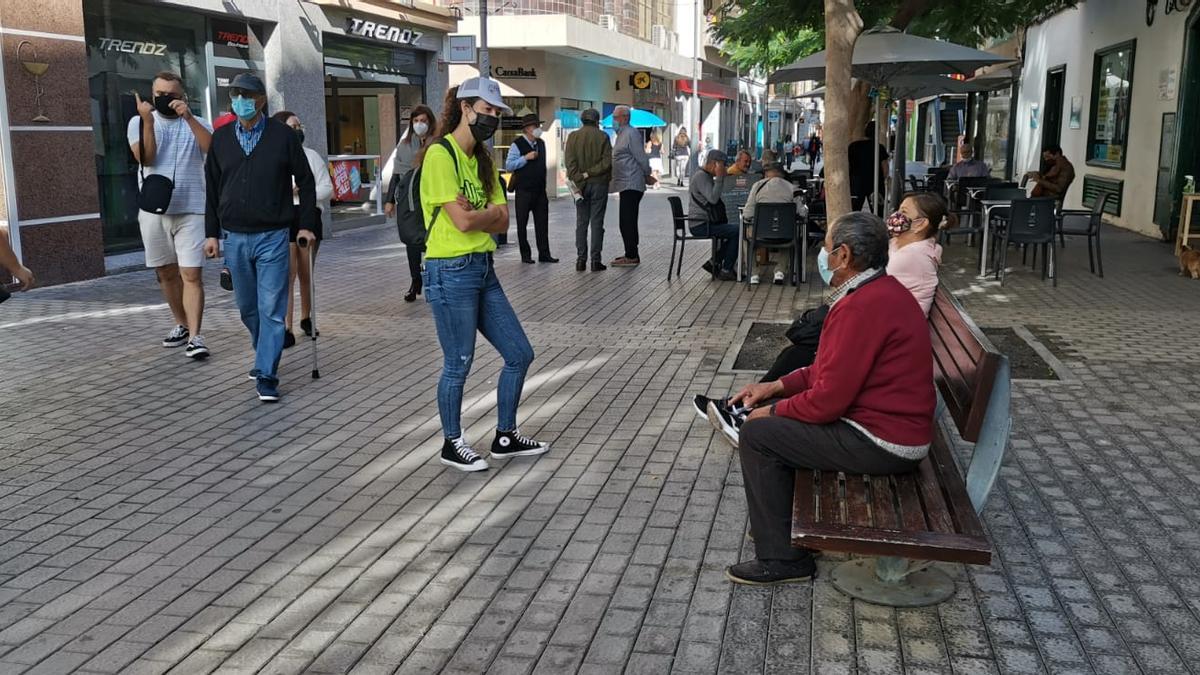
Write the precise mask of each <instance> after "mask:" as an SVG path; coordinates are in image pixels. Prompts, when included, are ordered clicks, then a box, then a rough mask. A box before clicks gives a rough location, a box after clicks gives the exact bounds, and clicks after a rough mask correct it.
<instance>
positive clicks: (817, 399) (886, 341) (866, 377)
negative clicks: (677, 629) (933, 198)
mask: <svg viewBox="0 0 1200 675" xmlns="http://www.w3.org/2000/svg"><path fill="white" fill-rule="evenodd" d="M887 261H888V233H887V229H886V228H885V227H884V224H883V222H882V221H881V220H880V219H879V218H878V217H876V216H874V215H871V214H868V213H863V212H853V213H848V214H846V215H843V216H841V217H840V218H838V219H837V220H835V221H834V222H833V223H832V225H831V226H830V228H829V232H828V233H827V234H826V236H825V244H824V247H823V248H822V251H821V254H820V257H819V259H818V265H819V267H820V268H821V270H822V273H823V276H826V275H828V276H829V279H830V283H831V285H832V287H833V289H834V290H833V296H832V297H831V298H830V303H829V304H830V305H831V308H830V310H829V315H828V317H827V318H826V320H825V327H824V330H823V334H822V338H821V349H820V351H819V352H818V353H817V358H816V361H815V362H814V363H813V365H812V366H810V367H808V368H801V369H799V370H796V371H794V372H792V373H790V374H788V375H785V376H784V377H782V378H781V379H779V380H775V381H773V382H760V383H755V384H750V385H747V386H746V387H745V388H743V389H742V390H741V391H739V392H738V393H737V394H736V395H735V396H734V397H733V403H734V404H738V405H742V406H745V407H750V408H753V410H752V411H751V412H750V414H749V416H748V417H747V418H746V421H745V422H744V423H743V425H742V427H741V434H740V440H739V445H738V455H739V457H740V458H741V464H742V477H743V484H744V489H745V492H746V502H747V505H748V507H749V512H750V529H751V533H752V535H753V537H754V548H755V556H754V558H753V559H751V560H746V561H743V562H740V563H738V564H736V565H732V566H730V567H729V568H728V569H727V570H726V575H727V576H728V577H729V578H730V579H731V580H732V581H734V582H735V583H742V584H776V583H786V582H792V581H801V580H805V579H808V578H810V577H812V575H813V573H814V572H815V571H816V563H815V562H814V560H813V552H812V551H809V550H807V549H801V548H794V547H793V546H792V544H791V526H792V498H793V488H794V485H795V480H796V475H795V472H796V471H797V470H805V469H817V470H820V471H844V472H845V473H847V474H851V475H852V474H863V473H866V474H872V475H886V474H898V473H906V472H909V471H912V470H914V469H915V468H916V467H917V464H918V463H919V462H920V461H921V460H922V459H923V458H924V457H925V455H926V454H927V453H928V451H929V445H930V443H932V442H933V424H934V419H933V415H934V409H935V406H936V403H937V398H936V395H935V393H934V387H933V346H932V343H931V340H930V337H929V325H928V323H927V322H926V320H925V314H924V313H923V312H922V311H921V307H920V305H919V304H917V300H916V299H915V298H914V297H913V295H912V293H910V292H909V291H908V289H906V288H905V287H904V286H903V285H902V284H901V283H900V282H899V281H897V280H896V278H895V277H891V276H888V274H887V273H886V272H885V270H884V267H885V266H886V265H887Z"/></svg>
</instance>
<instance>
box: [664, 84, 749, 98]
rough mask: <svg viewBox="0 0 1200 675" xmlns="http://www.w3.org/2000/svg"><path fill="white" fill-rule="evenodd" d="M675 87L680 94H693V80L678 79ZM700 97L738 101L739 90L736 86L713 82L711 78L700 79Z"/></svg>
mask: <svg viewBox="0 0 1200 675" xmlns="http://www.w3.org/2000/svg"><path fill="white" fill-rule="evenodd" d="M675 88H676V90H678V92H679V93H680V94H687V95H688V96H691V95H692V81H691V80H676V81H675ZM700 98H712V99H724V100H726V101H736V100H737V98H738V91H737V88H735V87H730V86H728V85H724V84H721V83H719V82H712V81H709V80H700Z"/></svg>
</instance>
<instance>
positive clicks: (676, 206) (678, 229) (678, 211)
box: [667, 196, 717, 281]
mask: <svg viewBox="0 0 1200 675" xmlns="http://www.w3.org/2000/svg"><path fill="white" fill-rule="evenodd" d="M667 201H668V202H669V203H670V204H671V220H672V227H673V229H672V231H671V235H672V236H671V262H670V263H668V264H667V281H670V280H671V271H672V269H673V268H675V245H676V244H678V245H679V268H678V269H675V276H682V275H683V247H684V246H685V245H686V244H687V242H689V241H701V240H704V239H708V240H709V241H711V242H712V255H711V257H710V258H709V261H710V262H711V261H714V260H716V259H717V239H716V237H712V236H707V235H706V236H701V237H698V236H696V235H693V234H692V233H691V231H690V229H689V226H688V224H689V223H706V222H708V220H707V219H705V218H692V217H691V216H688V215H687V214H685V213H684V212H683V200H682V199H680V198H679V197H674V196H672V197H667ZM712 267H713V270H712V275H713V278H714V279H715V278H716V276H717V266H716V265H715V264H714V265H713V266H712Z"/></svg>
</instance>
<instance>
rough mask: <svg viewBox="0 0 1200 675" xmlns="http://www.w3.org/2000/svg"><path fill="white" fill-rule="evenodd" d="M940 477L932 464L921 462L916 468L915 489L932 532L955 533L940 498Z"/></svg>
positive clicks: (948, 512)
mask: <svg viewBox="0 0 1200 675" xmlns="http://www.w3.org/2000/svg"><path fill="white" fill-rule="evenodd" d="M939 478H940V476H939V475H938V474H937V472H936V471H935V469H934V467H933V462H932V461H929V462H921V463H920V464H919V465H918V466H917V488H918V489H920V491H921V502H922V503H923V504H924V506H925V522H926V523H927V524H928V525H929V529H930V531H932V532H955V531H957V530H955V528H954V516H953V514H951V513H950V509H949V508H948V507H947V505H946V499H945V497H943V496H942V486H941V482H940V480H939Z"/></svg>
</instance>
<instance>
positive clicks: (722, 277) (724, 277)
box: [717, 270, 737, 281]
mask: <svg viewBox="0 0 1200 675" xmlns="http://www.w3.org/2000/svg"><path fill="white" fill-rule="evenodd" d="M717 281H737V273H736V272H734V271H733V270H721V271H720V272H717Z"/></svg>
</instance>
